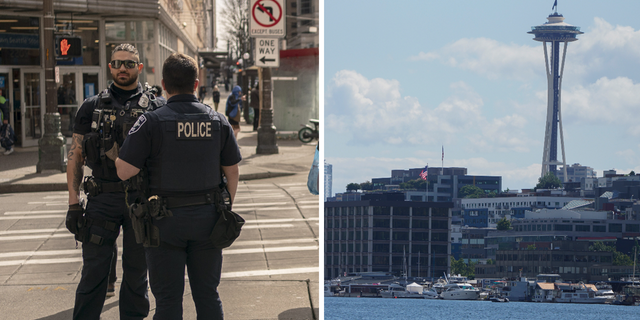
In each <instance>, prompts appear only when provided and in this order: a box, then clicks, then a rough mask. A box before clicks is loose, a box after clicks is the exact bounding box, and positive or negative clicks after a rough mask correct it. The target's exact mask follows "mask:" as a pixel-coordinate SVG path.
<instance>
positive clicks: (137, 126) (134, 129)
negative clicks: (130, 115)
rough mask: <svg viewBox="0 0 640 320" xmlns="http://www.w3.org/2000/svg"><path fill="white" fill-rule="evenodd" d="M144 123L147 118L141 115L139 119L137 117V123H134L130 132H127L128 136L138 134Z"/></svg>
mask: <svg viewBox="0 0 640 320" xmlns="http://www.w3.org/2000/svg"><path fill="white" fill-rule="evenodd" d="M145 122H147V118H145V116H144V114H143V115H141V116H140V117H138V121H136V123H135V124H134V125H133V127H131V130H129V133H128V134H129V135H131V134H134V133H136V132H138V130H140V128H142V125H144V124H145Z"/></svg>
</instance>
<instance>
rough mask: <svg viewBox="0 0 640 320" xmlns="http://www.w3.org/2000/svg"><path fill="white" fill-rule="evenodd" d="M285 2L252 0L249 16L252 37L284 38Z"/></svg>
mask: <svg viewBox="0 0 640 320" xmlns="http://www.w3.org/2000/svg"><path fill="white" fill-rule="evenodd" d="M283 2H284V1H283V0H251V6H250V7H249V15H250V16H251V24H250V26H249V35H250V36H251V37H256V36H258V37H275V38H283V37H284V31H285V29H284V26H285V20H286V19H285V7H286V6H285V5H283Z"/></svg>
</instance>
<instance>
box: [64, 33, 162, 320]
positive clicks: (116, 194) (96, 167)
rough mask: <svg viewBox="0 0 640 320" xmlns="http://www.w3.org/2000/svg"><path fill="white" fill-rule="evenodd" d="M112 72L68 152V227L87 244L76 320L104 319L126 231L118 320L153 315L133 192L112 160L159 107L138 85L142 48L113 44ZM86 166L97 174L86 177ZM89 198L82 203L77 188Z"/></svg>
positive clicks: (81, 113)
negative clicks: (116, 249) (132, 210)
mask: <svg viewBox="0 0 640 320" xmlns="http://www.w3.org/2000/svg"><path fill="white" fill-rule="evenodd" d="M109 70H110V72H111V76H112V77H113V84H112V85H111V86H110V87H109V88H108V89H106V90H104V91H103V92H101V93H100V94H98V95H96V96H93V97H91V98H88V99H87V100H85V101H84V103H83V104H82V106H81V107H80V109H79V110H78V113H77V115H76V118H75V123H74V129H73V140H72V145H71V148H70V150H69V154H68V164H67V185H68V189H69V210H68V212H67V217H66V221H65V223H66V227H67V229H69V231H70V232H71V233H73V234H74V235H75V239H76V240H77V241H80V242H82V262H83V266H82V277H81V279H80V283H79V284H78V288H77V290H76V299H75V306H74V310H73V319H83V320H84V319H99V318H100V313H101V312H102V307H103V305H104V301H105V296H106V294H107V284H108V279H109V272H110V266H111V262H112V259H117V257H114V256H113V245H114V243H115V241H116V239H117V238H118V235H119V234H120V228H121V227H122V231H123V251H122V269H123V276H122V284H121V286H120V306H119V310H120V319H144V318H145V317H147V315H148V314H149V296H148V292H147V286H148V280H147V265H146V262H145V254H144V248H143V246H142V245H141V244H138V243H136V239H135V235H134V232H133V229H132V223H131V219H130V218H129V212H128V208H127V202H128V201H133V200H134V199H135V198H136V196H137V193H136V190H132V189H131V188H128V185H127V182H125V181H122V180H120V178H118V175H117V172H116V167H115V160H116V158H117V157H118V153H119V149H120V146H122V144H123V142H124V139H125V138H126V136H127V133H128V132H129V130H130V129H131V127H132V126H133V124H134V123H135V122H136V121H137V119H138V117H140V116H141V115H142V114H143V113H145V112H146V111H151V110H155V109H157V108H159V107H160V104H161V102H159V101H158V100H157V99H156V98H155V96H154V95H153V94H150V93H147V92H145V90H144V88H143V86H142V85H140V83H139V81H138V76H139V75H140V73H141V72H142V70H143V65H142V63H141V62H140V57H139V54H138V50H137V49H136V48H135V47H134V46H132V45H130V44H120V45H118V46H116V47H115V48H114V50H113V52H112V54H111V61H110V63H109ZM83 165H87V166H88V167H89V168H90V169H91V170H92V176H88V177H85V178H84V179H83V173H84V171H83ZM81 185H82V187H83V190H84V192H85V193H86V195H87V204H86V208H83V206H81V205H80V204H79V199H80V187H81Z"/></svg>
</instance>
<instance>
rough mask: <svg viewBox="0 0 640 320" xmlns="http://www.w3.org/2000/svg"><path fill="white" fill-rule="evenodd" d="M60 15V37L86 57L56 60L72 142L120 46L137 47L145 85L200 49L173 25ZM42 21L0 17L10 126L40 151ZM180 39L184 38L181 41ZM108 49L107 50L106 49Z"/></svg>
mask: <svg viewBox="0 0 640 320" xmlns="http://www.w3.org/2000/svg"><path fill="white" fill-rule="evenodd" d="M135 19H136V18H130V17H122V19H121V20H127V21H119V20H114V19H113V18H105V17H100V16H88V15H84V16H81V18H77V17H76V18H74V16H73V15H71V14H66V15H65V14H57V15H56V19H55V27H56V30H57V31H56V34H58V35H63V34H64V35H73V36H78V37H80V38H81V39H82V49H83V50H82V56H81V57H78V58H73V59H65V60H57V61H56V72H57V77H56V80H57V82H56V86H57V103H58V106H57V110H58V112H59V113H60V116H61V132H62V134H63V135H64V136H66V137H68V138H70V137H71V135H72V130H73V122H74V118H75V114H76V112H77V109H78V107H79V106H80V105H81V104H82V102H83V101H84V100H85V99H86V98H88V97H91V96H93V95H95V94H97V93H99V92H100V91H102V90H104V89H105V88H107V86H108V85H109V84H110V83H111V82H112V79H111V74H110V73H109V69H108V63H109V58H110V56H111V51H112V50H113V48H114V47H116V46H117V45H118V44H120V43H131V44H133V45H134V46H135V47H136V48H137V49H138V51H139V53H140V62H142V63H143V65H144V69H143V72H142V74H141V75H140V77H139V80H140V82H141V83H142V84H144V83H148V84H149V85H154V84H160V80H161V74H162V70H161V65H162V64H161V61H164V59H165V58H166V57H167V56H169V55H170V54H171V53H173V52H182V53H185V54H189V55H191V56H193V57H196V48H195V46H194V45H192V44H190V42H188V41H183V40H182V39H181V37H183V38H184V37H185V35H184V34H182V33H181V32H180V29H179V27H178V26H177V25H175V23H173V22H172V21H171V20H167V19H165V20H167V21H164V22H163V21H161V20H162V19H160V18H157V19H149V18H146V19H145V18H137V19H139V20H135ZM41 26H42V17H39V16H38V17H34V16H27V15H25V16H20V15H11V16H9V15H2V14H0V89H1V90H2V96H4V97H5V98H6V100H7V101H6V103H7V105H8V106H9V107H10V108H9V109H10V110H11V111H10V118H9V121H10V123H11V125H12V126H13V127H14V130H15V132H16V135H17V139H18V141H17V142H16V145H18V146H22V147H31V146H37V145H38V140H39V139H40V138H41V137H42V135H43V133H44V132H43V122H44V114H45V112H46V105H45V102H46V99H45V77H44V55H45V54H46V52H47V51H46V50H45V49H44V48H43V47H44V45H43V42H44V41H43V40H42V39H43V38H44V31H43V30H42V28H41ZM178 34H180V35H181V36H178ZM101 44H104V45H101Z"/></svg>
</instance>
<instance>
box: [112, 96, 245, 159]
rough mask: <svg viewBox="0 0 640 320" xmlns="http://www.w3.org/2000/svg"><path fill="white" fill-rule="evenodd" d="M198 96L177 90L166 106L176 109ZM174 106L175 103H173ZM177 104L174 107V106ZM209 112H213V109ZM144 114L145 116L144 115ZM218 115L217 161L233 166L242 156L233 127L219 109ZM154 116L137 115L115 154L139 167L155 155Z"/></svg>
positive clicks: (157, 136)
mask: <svg viewBox="0 0 640 320" xmlns="http://www.w3.org/2000/svg"><path fill="white" fill-rule="evenodd" d="M197 103H199V102H198V98H197V97H196V96H195V95H192V94H180V95H175V96H173V97H171V98H170V99H169V100H168V101H167V106H171V107H173V108H175V110H178V109H180V108H181V105H182V106H184V105H187V106H188V105H189V104H197ZM174 106H175V107H174ZM176 107H177V108H176ZM212 112H215V111H213V110H212ZM143 117H144V118H143ZM218 118H219V119H220V125H221V130H220V165H222V166H232V165H234V164H237V163H238V162H240V160H242V156H241V155H240V149H239V148H238V143H237V142H236V139H235V137H234V135H233V129H232V128H231V125H230V124H229V122H228V121H227V119H226V118H225V117H224V116H222V115H220V114H219V113H218ZM153 119H156V118H155V117H150V116H144V115H143V116H140V118H139V119H138V122H136V124H135V125H134V126H133V128H132V129H131V131H129V135H128V136H127V138H126V139H125V141H124V144H123V145H122V148H120V154H119V155H118V157H119V158H120V159H122V160H124V161H125V162H127V163H129V164H131V165H133V166H134V167H136V168H138V169H142V167H144V165H145V162H146V161H147V159H148V158H152V157H158V155H159V153H160V148H161V147H162V139H161V138H162V133H161V132H160V130H161V128H160V125H159V123H157V121H154V120H153Z"/></svg>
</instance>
